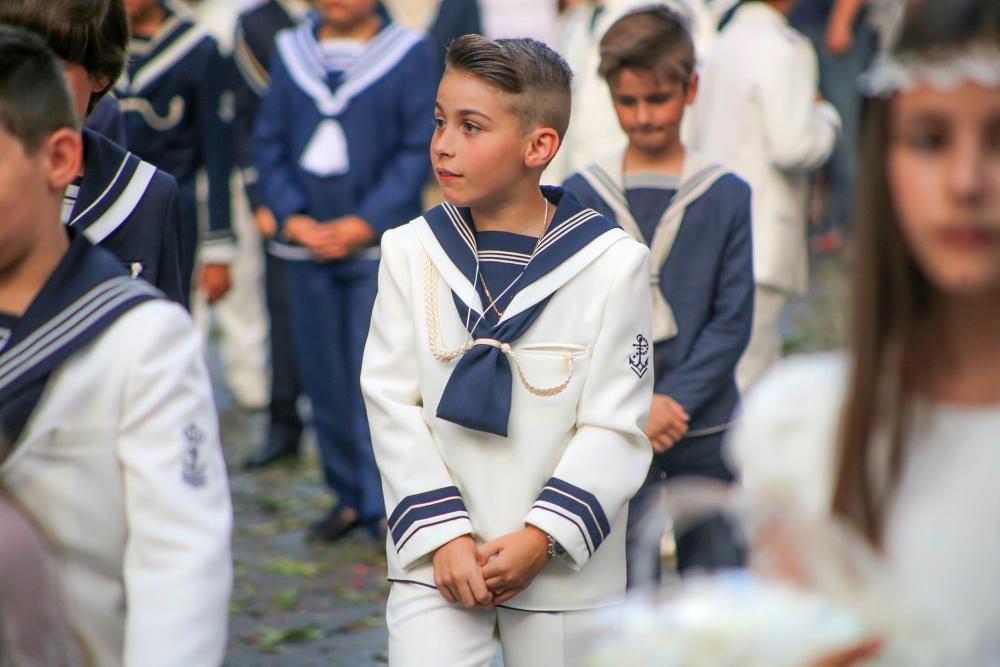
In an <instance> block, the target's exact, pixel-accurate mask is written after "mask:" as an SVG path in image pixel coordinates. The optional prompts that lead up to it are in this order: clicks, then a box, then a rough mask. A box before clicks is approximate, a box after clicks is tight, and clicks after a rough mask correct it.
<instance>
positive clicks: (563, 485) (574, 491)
mask: <svg viewBox="0 0 1000 667" xmlns="http://www.w3.org/2000/svg"><path fill="white" fill-rule="evenodd" d="M545 486H551V487H552V488H553V489H557V490H559V491H562V492H563V493H568V494H569V495H571V496H573V497H574V498H577V499H578V500H580V501H582V502H584V503H586V504H587V506H588V507H590V511H591V512H593V513H594V518H595V519H596V520H597V525H598V526H599V527H600V529H601V535H603V536H604V537H607V536H608V533H610V532H611V524H610V523H609V522H608V517H607V515H606V514H604V508H603V507H601V503H600V502H599V501H598V500H597V497H596V496H595V495H594V494H592V493H590V492H589V491H585V490H584V489H581V488H580V487H578V486H573V485H572V484H570V483H569V482H566V481H564V480H561V479H559V478H558V477H552V478H550V479H549V481H548V482H546V483H545Z"/></svg>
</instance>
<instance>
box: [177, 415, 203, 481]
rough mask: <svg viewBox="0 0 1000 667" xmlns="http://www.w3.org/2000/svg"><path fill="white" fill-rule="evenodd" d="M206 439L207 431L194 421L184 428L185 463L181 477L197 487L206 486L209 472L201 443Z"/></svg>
mask: <svg viewBox="0 0 1000 667" xmlns="http://www.w3.org/2000/svg"><path fill="white" fill-rule="evenodd" d="M204 441H205V432H204V431H202V430H201V429H200V428H198V425H197V424H195V423H194V422H192V423H190V424H188V425H187V426H186V427H185V428H184V463H183V466H182V468H181V477H182V478H183V479H184V483H185V484H187V485H188V486H193V487H195V488H198V487H202V486H205V481H206V480H207V477H208V476H207V474H206V471H205V462H204V461H203V460H202V459H201V444H202V443H203V442H204Z"/></svg>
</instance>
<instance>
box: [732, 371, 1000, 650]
mask: <svg viewBox="0 0 1000 667" xmlns="http://www.w3.org/2000/svg"><path fill="white" fill-rule="evenodd" d="M846 382H847V364H846V361H845V359H844V358H843V357H842V356H840V355H822V356H810V357H798V358H793V359H791V360H788V361H786V362H784V363H783V364H781V365H780V366H778V367H777V368H776V369H775V371H774V372H772V373H771V374H769V375H768V376H766V377H765V378H764V380H762V381H761V383H760V384H759V385H758V386H757V387H756V388H755V390H754V391H753V392H751V393H750V395H749V396H748V398H747V402H746V403H745V405H744V409H743V412H742V414H741V415H740V417H739V419H738V421H737V425H736V427H735V428H734V430H733V437H732V440H731V442H730V443H729V452H730V454H731V456H732V459H733V460H734V461H735V463H736V466H737V468H738V470H739V472H740V473H741V475H742V477H743V481H744V483H745V485H746V486H747V487H748V488H750V489H753V490H755V491H760V492H764V493H766V494H769V495H772V496H778V497H779V498H781V499H782V500H785V501H788V502H793V503H796V504H798V505H799V506H800V507H801V508H803V509H805V510H806V511H807V512H809V513H812V514H825V513H827V512H828V511H829V509H830V506H831V503H832V497H833V486H834V475H835V470H836V465H835V457H836V442H837V428H838V420H839V417H840V411H841V408H842V405H843V394H844V391H845V387H846ZM905 457H906V458H905V463H904V466H903V470H902V476H901V480H900V483H899V487H898V488H897V489H896V492H895V497H894V499H893V501H892V503H891V506H890V509H889V514H888V518H887V522H886V534H885V559H886V562H887V565H888V569H889V572H890V579H891V581H890V582H889V583H890V585H891V586H892V587H893V589H894V591H895V594H896V602H897V604H898V608H899V609H901V610H904V611H906V612H910V613H912V615H913V617H914V618H915V619H917V620H918V622H921V624H922V625H925V626H926V628H927V632H928V633H929V634H932V635H933V640H934V643H935V644H937V645H938V646H939V647H940V648H941V650H942V657H941V661H939V662H935V663H933V664H935V665H968V666H970V667H971V666H972V665H976V666H977V667H978V666H984V665H994V664H998V663H997V662H995V661H996V660H997V658H998V657H1000V406H993V407H985V408H964V407H957V406H950V405H941V404H930V403H921V404H918V405H917V406H916V410H915V415H914V421H913V425H912V428H911V429H909V436H908V440H907V442H906V454H905ZM990 659H992V660H994V662H990ZM949 660H951V661H953V662H948V661H949Z"/></svg>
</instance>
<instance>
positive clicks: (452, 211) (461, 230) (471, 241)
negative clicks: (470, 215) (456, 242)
mask: <svg viewBox="0 0 1000 667" xmlns="http://www.w3.org/2000/svg"><path fill="white" fill-rule="evenodd" d="M441 206H442V207H443V208H444V212H445V213H447V214H448V218H449V219H451V224H453V225H454V226H455V229H456V230H457V231H458V235H459V236H461V237H462V240H463V241H465V245H467V246H469V250H471V251H472V252H476V237H475V236H473V234H472V230H471V229H469V226H468V225H467V224H465V218H463V217H462V214H461V213H459V211H458V208H456V207H455V206H454V205H453V204H449V203H448V202H444V203H443V204H441Z"/></svg>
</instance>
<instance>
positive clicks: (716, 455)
mask: <svg viewBox="0 0 1000 667" xmlns="http://www.w3.org/2000/svg"><path fill="white" fill-rule="evenodd" d="M724 438H725V433H714V434H711V435H704V436H698V437H692V438H683V439H681V441H680V442H678V443H677V444H675V445H674V446H673V447H672V448H670V449H668V450H667V451H666V452H664V453H662V454H655V455H654V456H653V463H652V465H651V466H650V469H649V474H648V475H647V477H646V481H645V482H644V483H643V485H642V487H641V488H640V489H639V492H638V493H637V494H636V495H635V497H634V498H632V500H631V502H630V503H629V508H628V528H627V531H628V532H627V534H626V537H625V550H626V559H627V575H628V576H627V578H628V586H629V588H631V587H633V586H637V585H643V584H645V583H650V582H652V581H659V579H660V543H659V540H658V539H655V540H653V541H648V540H647V541H646V543H643V542H644V540H643V537H644V532H645V531H640V526H641V525H642V523H643V521H644V520H650V521H654V522H658V525H659V528H660V530H661V531H662V527H663V520H664V517H663V516H662V515H661V514H660V512H659V506H658V502H659V500H660V493H659V490H660V486H661V485H663V484H665V483H667V482H669V481H670V480H673V479H677V478H680V477H688V478H699V477H700V478H703V479H711V480H718V481H722V482H731V481H733V475H732V473H731V472H730V471H729V469H728V468H727V467H726V465H725V463H724V462H723V460H722V441H723V439H724ZM675 533H676V539H677V571H678V572H679V573H681V574H683V573H684V572H685V571H687V570H696V569H697V570H708V571H711V570H716V569H720V568H731V567H741V566H742V565H743V564H744V562H745V560H746V553H745V548H744V546H743V540H742V536H741V535H740V534H739V531H737V530H735V529H734V527H733V526H732V525H731V524H730V522H729V521H728V519H727V518H726V517H723V516H713V517H710V518H706V519H703V520H699V521H696V522H695V523H694V524H693V525H690V526H684V530H682V531H675Z"/></svg>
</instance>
